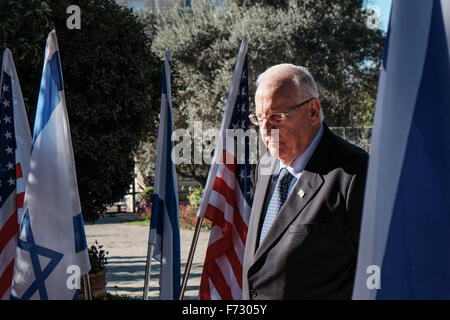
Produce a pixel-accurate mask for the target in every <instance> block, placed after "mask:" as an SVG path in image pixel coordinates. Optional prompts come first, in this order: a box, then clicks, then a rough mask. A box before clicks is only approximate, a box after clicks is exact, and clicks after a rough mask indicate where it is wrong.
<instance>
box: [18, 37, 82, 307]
mask: <svg viewBox="0 0 450 320" xmlns="http://www.w3.org/2000/svg"><path fill="white" fill-rule="evenodd" d="M24 211H25V213H24V216H23V219H22V223H21V226H20V231H19V241H18V247H17V252H16V259H15V268H14V276H13V284H12V289H11V299H24V300H28V299H41V300H47V299H49V300H68V299H75V298H77V290H76V288H77V287H78V286H79V282H78V278H79V276H80V275H82V274H85V273H87V272H89V270H90V264H89V257H88V252H87V244H86V236H85V233H84V225H83V218H82V214H81V206H80V199H79V195H78V186H77V179H76V172H75V162H74V158H73V150H72V141H71V137H70V128H69V121H68V116H67V110H66V103H65V97H64V86H63V78H62V73H61V63H60V58H59V49H58V42H57V38H56V32H55V31H54V30H53V31H52V32H50V34H49V36H48V38H47V45H46V48H45V59H44V68H43V72H42V78H41V88H40V92H39V98H38V103H37V110H36V118H35V125H34V132H33V141H32V151H31V158H30V173H29V176H28V181H27V186H26V190H25V200H24Z"/></svg>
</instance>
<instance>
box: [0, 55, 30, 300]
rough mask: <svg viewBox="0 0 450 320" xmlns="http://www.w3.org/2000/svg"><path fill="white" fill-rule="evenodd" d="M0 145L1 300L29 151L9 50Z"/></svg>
mask: <svg viewBox="0 0 450 320" xmlns="http://www.w3.org/2000/svg"><path fill="white" fill-rule="evenodd" d="M0 145H1V146H2V148H1V149H0V299H2V300H5V299H9V297H10V289H11V283H12V276H13V270H14V257H15V254H16V247H17V239H18V235H19V222H20V221H21V220H22V216H23V200H24V195H25V184H26V178H27V176H28V171H29V166H30V165H29V164H30V152H31V134H30V127H29V126H28V118H27V113H26V111H25V104H24V102H23V97H22V91H21V89H20V83H19V78H18V76H17V72H16V68H15V65H14V61H13V58H12V54H11V51H10V50H9V49H5V51H4V53H3V63H2V69H1V81H0Z"/></svg>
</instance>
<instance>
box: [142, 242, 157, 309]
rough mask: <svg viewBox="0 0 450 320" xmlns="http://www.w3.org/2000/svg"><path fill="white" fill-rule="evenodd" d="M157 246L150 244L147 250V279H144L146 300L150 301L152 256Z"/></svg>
mask: <svg viewBox="0 0 450 320" xmlns="http://www.w3.org/2000/svg"><path fill="white" fill-rule="evenodd" d="M154 248H155V245H154V244H153V243H149V246H148V248H147V263H146V265H145V279H144V300H148V287H149V285H150V283H149V282H150V271H151V269H152V256H153V249H154Z"/></svg>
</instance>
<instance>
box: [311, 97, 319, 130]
mask: <svg viewBox="0 0 450 320" xmlns="http://www.w3.org/2000/svg"><path fill="white" fill-rule="evenodd" d="M309 110H310V119H311V124H312V125H315V124H317V123H319V122H320V101H319V99H313V100H312V101H311V102H310V109H309Z"/></svg>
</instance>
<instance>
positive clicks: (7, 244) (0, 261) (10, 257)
mask: <svg viewBox="0 0 450 320" xmlns="http://www.w3.org/2000/svg"><path fill="white" fill-rule="evenodd" d="M22 179H24V178H23V174H22V167H21V165H20V163H17V164H16V186H17V187H16V189H15V191H14V192H12V193H11V194H10V195H9V197H8V199H7V200H6V201H5V203H4V204H3V206H2V207H1V208H0V299H1V300H7V299H9V293H10V290H11V282H12V276H13V271H14V257H15V255H16V247H17V240H18V237H19V218H18V210H20V209H21V208H23V200H24V195H25V193H24V192H23V191H21V192H20V191H19V190H17V189H18V188H20V186H21V185H22V184H21V183H17V182H18V181H19V180H22Z"/></svg>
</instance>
